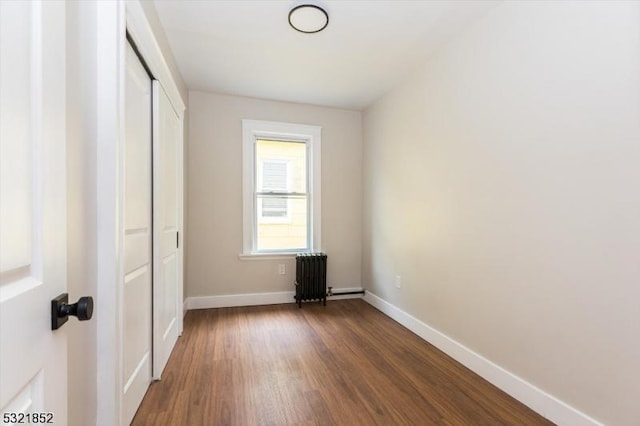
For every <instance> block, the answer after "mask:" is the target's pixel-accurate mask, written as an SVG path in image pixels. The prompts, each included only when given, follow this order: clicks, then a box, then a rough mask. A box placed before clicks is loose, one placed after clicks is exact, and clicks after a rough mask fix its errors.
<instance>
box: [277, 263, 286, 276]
mask: <svg viewBox="0 0 640 426" xmlns="http://www.w3.org/2000/svg"><path fill="white" fill-rule="evenodd" d="M278 273H279V274H280V275H284V274H286V273H287V266H286V265H285V264H284V263H281V264H279V265H278Z"/></svg>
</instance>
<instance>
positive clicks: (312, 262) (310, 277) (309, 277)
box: [295, 253, 327, 308]
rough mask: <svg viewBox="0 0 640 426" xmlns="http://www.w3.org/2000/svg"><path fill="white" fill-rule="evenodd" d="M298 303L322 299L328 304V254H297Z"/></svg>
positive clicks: (299, 304)
mask: <svg viewBox="0 0 640 426" xmlns="http://www.w3.org/2000/svg"><path fill="white" fill-rule="evenodd" d="M295 285H296V295H295V299H296V303H297V304H298V307H299V308H301V307H302V302H307V301H313V300H321V301H322V303H323V305H325V306H326V304H327V255H326V254H325V253H299V254H298V255H296V282H295Z"/></svg>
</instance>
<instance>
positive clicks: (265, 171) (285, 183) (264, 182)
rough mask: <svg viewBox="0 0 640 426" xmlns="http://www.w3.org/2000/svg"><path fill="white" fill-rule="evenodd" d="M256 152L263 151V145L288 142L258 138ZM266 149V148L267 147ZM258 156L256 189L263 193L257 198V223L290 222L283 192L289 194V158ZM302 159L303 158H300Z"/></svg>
mask: <svg viewBox="0 0 640 426" xmlns="http://www.w3.org/2000/svg"><path fill="white" fill-rule="evenodd" d="M256 143H257V145H258V146H257V147H256V148H257V149H256V152H257V153H261V152H264V151H265V149H264V145H268V144H278V145H283V146H284V147H286V146H287V145H288V144H289V143H290V142H274V141H263V140H258V141H257V142H256ZM267 151H268V149H267ZM257 157H258V158H259V160H258V161H259V163H258V167H259V168H260V167H261V168H262V171H261V172H260V170H258V177H259V178H260V177H261V178H262V179H261V180H260V179H258V185H257V188H258V191H257V192H259V193H262V194H264V195H263V196H262V198H259V199H258V223H290V222H291V216H290V215H289V211H290V207H289V199H288V198H287V196H286V195H285V194H289V190H290V187H291V185H290V184H289V182H290V165H291V161H289V160H275V159H271V158H260V157H261V155H260V154H257ZM302 160H303V161H304V158H303V159H302Z"/></svg>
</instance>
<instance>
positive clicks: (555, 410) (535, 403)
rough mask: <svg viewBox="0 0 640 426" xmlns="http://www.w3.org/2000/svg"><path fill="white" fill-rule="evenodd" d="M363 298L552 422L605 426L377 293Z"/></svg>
mask: <svg viewBox="0 0 640 426" xmlns="http://www.w3.org/2000/svg"><path fill="white" fill-rule="evenodd" d="M364 300H365V301H366V302H367V303H369V304H370V305H371V306H373V307H375V308H376V309H378V310H379V311H381V312H382V313H384V314H385V315H387V316H389V317H390V318H392V319H394V320H395V321H397V322H398V323H400V324H402V325H403V326H405V327H406V328H408V329H409V330H411V331H412V332H414V333H415V334H417V335H418V336H420V337H421V338H423V339H424V340H426V341H427V342H429V343H431V344H432V345H434V346H435V347H437V348H438V349H440V350H441V351H442V352H444V353H446V354H447V355H449V356H450V357H452V358H453V359H455V360H456V361H458V362H459V363H461V364H462V365H464V366H465V367H467V368H469V369H470V370H472V371H473V372H475V373H476V374H478V375H479V376H481V377H483V378H484V379H485V380H487V381H488V382H490V383H492V384H493V385H495V386H497V387H498V388H500V389H502V390H503V391H504V392H506V393H508V394H509V395H511V396H512V397H514V398H515V399H517V400H518V401H520V402H522V403H523V404H525V405H527V406H528V407H530V408H531V409H532V410H534V411H536V412H537V413H539V414H540V415H542V416H544V417H546V418H547V419H549V420H551V421H552V422H554V423H556V424H558V425H572V426H596V425H597V426H602V423H600V422H598V421H597V420H595V419H593V418H591V417H589V416H588V415H586V414H584V413H583V412H581V411H579V410H577V409H575V408H573V407H571V406H570V405H568V404H566V403H564V402H563V401H561V400H559V399H558V398H556V397H554V396H553V395H550V394H548V393H546V392H545V391H543V390H542V389H539V388H537V387H536V386H534V385H532V384H531V383H529V382H527V381H525V380H523V379H521V378H520V377H518V376H516V375H515V374H513V373H510V372H509V371H507V370H505V369H504V368H502V367H500V366H499V365H497V364H495V363H493V362H491V361H490V360H488V359H486V358H484V357H483V356H482V355H480V354H478V353H476V352H474V351H472V350H471V349H469V348H467V347H466V346H464V345H463V344H461V343H459V342H457V341H456V340H454V339H452V338H451V337H449V336H447V335H446V334H443V333H441V332H440V331H438V330H436V329H435V328H433V327H430V326H429V325H427V324H425V323H424V322H422V321H420V320H419V319H417V318H415V317H414V316H412V315H410V314H408V313H406V312H404V311H403V310H401V309H399V308H398V307H396V306H394V305H392V304H391V303H389V302H387V301H386V300H384V299H381V298H380V297H378V296H376V295H375V294H373V293H371V292H369V291H367V292H366V294H365V296H364Z"/></svg>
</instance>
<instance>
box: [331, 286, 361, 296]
mask: <svg viewBox="0 0 640 426" xmlns="http://www.w3.org/2000/svg"><path fill="white" fill-rule="evenodd" d="M348 294H364V290H358V291H341V292H339V293H334V292H333V287H329V291H328V292H327V296H329V297H331V296H346V295H348Z"/></svg>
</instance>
